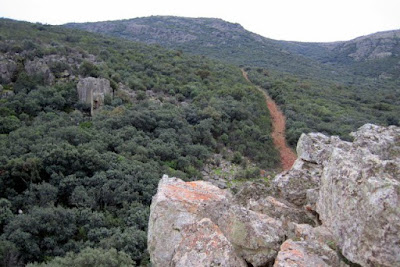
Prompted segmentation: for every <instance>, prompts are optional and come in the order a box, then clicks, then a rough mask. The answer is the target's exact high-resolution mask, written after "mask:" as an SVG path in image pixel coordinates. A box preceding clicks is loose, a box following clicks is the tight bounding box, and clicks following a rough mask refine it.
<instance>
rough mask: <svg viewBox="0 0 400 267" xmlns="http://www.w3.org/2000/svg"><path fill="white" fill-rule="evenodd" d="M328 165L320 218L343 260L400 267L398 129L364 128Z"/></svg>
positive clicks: (337, 148)
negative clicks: (333, 237) (339, 250)
mask: <svg viewBox="0 0 400 267" xmlns="http://www.w3.org/2000/svg"><path fill="white" fill-rule="evenodd" d="M353 136H354V137H355V140H354V142H353V143H352V145H351V146H335V147H334V148H333V151H332V154H331V156H330V158H329V160H327V161H326V162H325V163H324V166H325V167H324V170H323V174H322V177H321V186H320V190H319V198H318V201H317V212H318V213H319V215H320V219H321V221H322V223H323V225H325V226H326V227H328V228H329V229H330V230H331V231H332V233H333V235H334V236H335V239H336V242H337V244H338V246H339V247H340V249H341V251H342V253H343V255H344V256H345V257H346V258H348V259H349V260H351V261H352V262H355V263H358V264H361V265H363V266H377V265H379V266H396V265H400V246H399V243H400V236H399V233H400V209H399V206H400V128H398V127H394V126H391V127H388V128H385V127H379V126H375V125H371V124H367V125H364V126H363V127H361V128H360V129H359V131H357V132H356V133H354V134H353Z"/></svg>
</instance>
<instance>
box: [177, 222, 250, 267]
mask: <svg viewBox="0 0 400 267" xmlns="http://www.w3.org/2000/svg"><path fill="white" fill-rule="evenodd" d="M182 231H183V233H182V235H183V236H185V238H184V239H183V240H182V241H181V242H180V243H179V246H178V247H177V249H176V253H175V255H174V257H173V258H172V264H171V265H172V266H176V267H178V266H181V267H187V266H198V267H203V266H225V267H231V266H237V267H247V264H246V262H245V261H244V260H243V259H241V258H240V257H238V255H237V254H236V252H235V249H234V247H233V246H232V244H231V243H230V242H229V240H228V239H226V237H225V236H224V234H223V233H222V232H221V230H220V229H219V228H218V226H217V225H216V224H214V223H213V222H212V221H211V220H210V219H208V218H204V219H202V220H200V221H199V222H196V223H194V224H190V225H188V226H186V227H184V228H183V229H182Z"/></svg>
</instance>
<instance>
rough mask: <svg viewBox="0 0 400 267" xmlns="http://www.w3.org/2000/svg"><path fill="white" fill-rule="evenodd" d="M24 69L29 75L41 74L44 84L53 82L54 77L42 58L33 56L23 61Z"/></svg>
mask: <svg viewBox="0 0 400 267" xmlns="http://www.w3.org/2000/svg"><path fill="white" fill-rule="evenodd" d="M25 71H26V73H27V74H28V75H29V76H35V75H41V76H42V77H43V80H44V82H45V84H53V83H54V80H55V77H54V75H53V73H52V72H51V71H50V68H49V66H48V65H47V63H46V61H45V60H44V59H39V58H35V59H34V60H29V61H27V62H25Z"/></svg>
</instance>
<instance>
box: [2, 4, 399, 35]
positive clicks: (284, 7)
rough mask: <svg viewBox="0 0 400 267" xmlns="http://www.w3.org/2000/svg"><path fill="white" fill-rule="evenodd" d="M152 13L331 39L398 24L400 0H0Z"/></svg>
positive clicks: (95, 17)
mask: <svg viewBox="0 0 400 267" xmlns="http://www.w3.org/2000/svg"><path fill="white" fill-rule="evenodd" d="M152 15H173V16H184V17H211V18H221V19H224V20H226V21H229V22H233V23H239V24H241V25H242V26H243V27H244V28H246V29H247V30H249V31H252V32H255V33H257V34H260V35H262V36H264V37H268V38H272V39H277V40H287V41H304V42H332V41H345V40H350V39H353V38H356V37H358V36H362V35H367V34H371V33H375V32H378V31H385V30H394V29H400V0H258V1H257V0H244V1H243V0H242V1H237V0H230V1H226V0H196V1H192V0H186V1H185V0H140V1H137V0H130V1H129V0H111V1H102V0H96V1H93V0H68V1H65V0H64V1H59V0H0V17H5V18H12V19H16V20H24V21H30V22H40V23H44V24H63V23H68V22H94V21H104V20H118V19H129V18H136V17H146V16H152Z"/></svg>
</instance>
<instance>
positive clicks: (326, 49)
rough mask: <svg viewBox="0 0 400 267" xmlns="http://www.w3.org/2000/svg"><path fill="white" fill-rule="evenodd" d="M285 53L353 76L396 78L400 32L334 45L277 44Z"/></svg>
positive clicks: (363, 37) (397, 74)
mask: <svg viewBox="0 0 400 267" xmlns="http://www.w3.org/2000/svg"><path fill="white" fill-rule="evenodd" d="M281 45H282V46H283V47H284V48H285V49H286V50H288V51H291V52H293V53H296V54H300V55H303V56H306V57H309V58H313V59H315V60H317V61H319V62H321V63H328V64H332V65H336V66H343V67H348V69H349V70H352V71H353V72H354V74H356V75H362V76H366V77H376V78H379V77H380V78H386V79H388V78H392V79H398V78H400V76H399V74H400V30H393V31H385V32H378V33H374V34H370V35H366V36H361V37H358V38H355V39H353V40H350V41H345V42H334V43H299V42H281Z"/></svg>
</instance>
